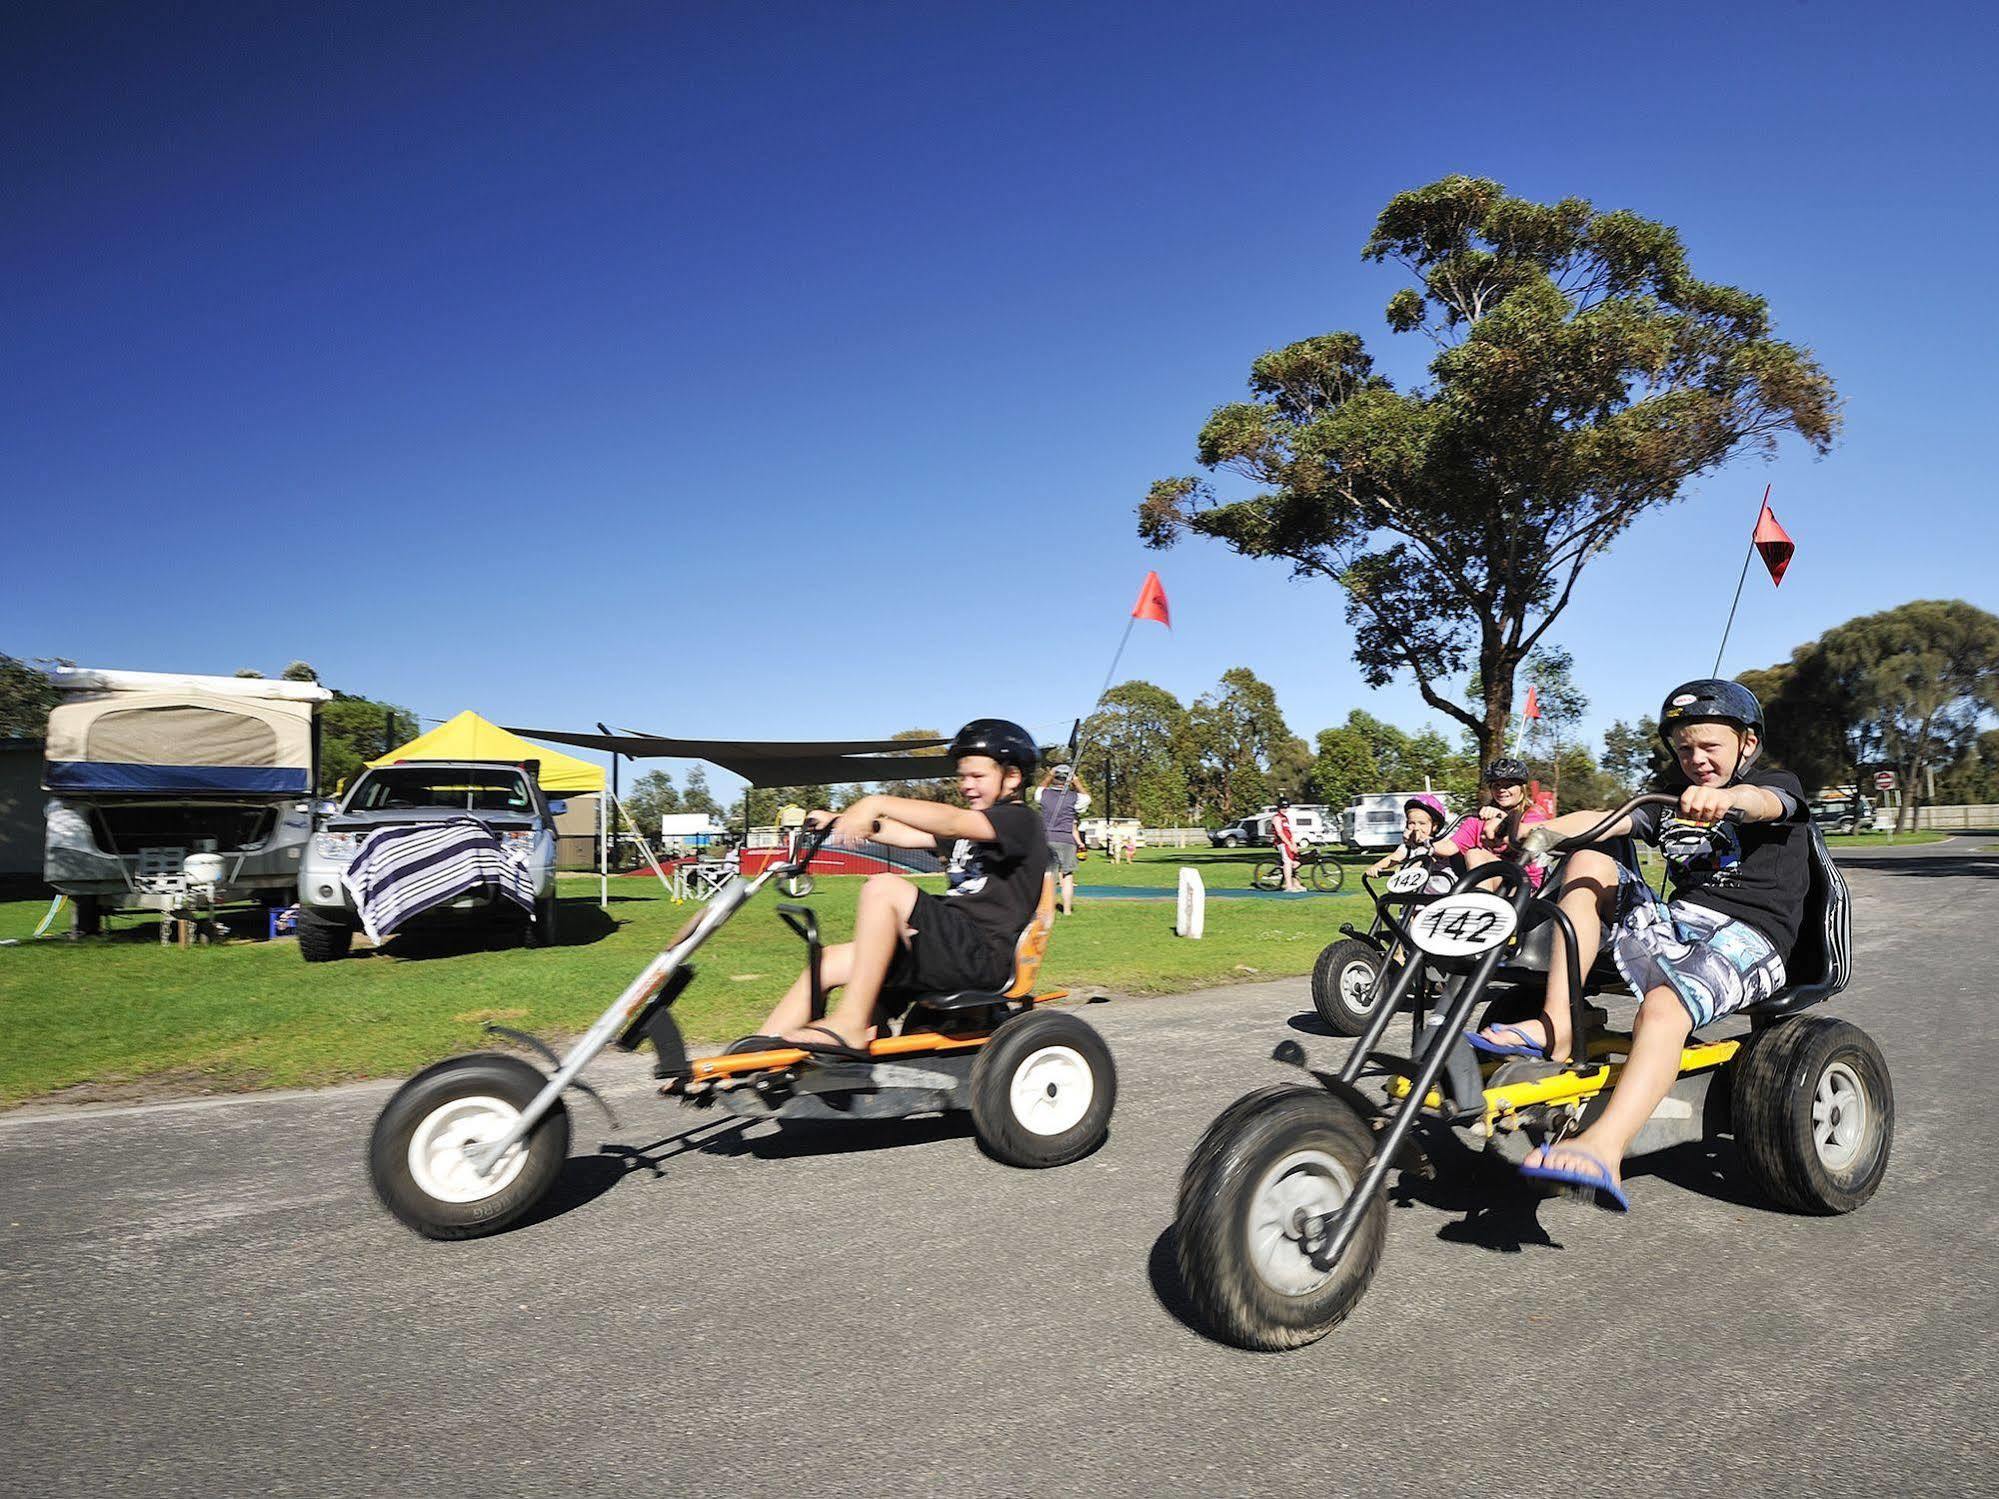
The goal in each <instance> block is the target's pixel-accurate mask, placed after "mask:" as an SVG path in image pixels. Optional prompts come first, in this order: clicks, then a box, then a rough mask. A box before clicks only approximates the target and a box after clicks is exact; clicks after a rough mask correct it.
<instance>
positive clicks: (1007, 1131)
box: [971, 1010, 1117, 1170]
mask: <svg viewBox="0 0 1999 1499" xmlns="http://www.w3.org/2000/svg"><path fill="white" fill-rule="evenodd" d="M971 1102H972V1128H973V1129H974V1130H975V1131H976V1132H977V1133H978V1137H979V1143H980V1144H981V1145H983V1146H984V1147H985V1148H986V1150H987V1152H988V1153H989V1154H990V1155H991V1156H992V1157H993V1158H994V1159H995V1160H998V1161H1003V1162H1005V1163H1006V1164H1007V1165H1009V1166H1023V1167H1026V1168H1028V1169H1030V1170H1032V1169H1037V1168H1040V1167H1044V1166H1065V1165H1067V1164H1068V1163H1069V1162H1070V1161H1074V1160H1079V1159H1081V1158H1082V1157H1083V1156H1086V1155H1088V1154H1089V1153H1090V1152H1091V1151H1093V1150H1095V1149H1096V1148H1097V1147H1098V1146H1099V1145H1101V1144H1103V1142H1104V1136H1105V1135H1107V1134H1109V1133H1110V1124H1111V1109H1112V1107H1113V1106H1114V1105H1115V1104H1116V1103H1117V1068H1116V1067H1115V1066H1114V1065H1113V1064H1112V1062H1111V1051H1110V1048H1109V1047H1108V1046H1106V1045H1104V1038H1103V1037H1102V1036H1099V1035H1098V1034H1097V1033H1096V1031H1095V1030H1094V1029H1092V1028H1091V1027H1090V1026H1088V1025H1086V1024H1084V1023H1083V1022H1082V1021H1081V1020H1078V1019H1077V1018H1076V1017H1075V1016H1074V1015H1068V1014H1064V1013H1063V1012H1062V1011H1060V1010H1041V1011H1038V1012H1037V1011H1030V1012H1029V1013H1027V1014H1025V1015H1016V1016H1014V1017H1013V1019H1011V1020H1009V1021H1007V1022H1006V1023H1005V1024H1004V1025H1002V1026H1001V1027H1000V1028H999V1029H998V1030H996V1031H994V1032H993V1035H992V1039H991V1040H990V1041H988V1042H986V1044H985V1045H984V1046H983V1047H981V1048H980V1049H979V1055H978V1060H976V1061H975V1062H973V1063H972V1081H971Z"/></svg>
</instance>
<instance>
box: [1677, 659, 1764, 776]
mask: <svg viewBox="0 0 1999 1499" xmlns="http://www.w3.org/2000/svg"><path fill="white" fill-rule="evenodd" d="M1690 723H1725V724H1728V725H1730V726H1732V727H1733V728H1734V729H1735V730H1736V731H1737V732H1738V733H1744V734H1754V735H1755V736H1756V749H1754V750H1751V751H1750V752H1749V753H1748V754H1746V755H1744V756H1743V757H1742V758H1741V760H1740V761H1739V762H1738V763H1737V765H1736V767H1735V774H1736V775H1737V776H1740V775H1741V774H1742V772H1743V771H1745V770H1747V769H1748V768H1749V762H1750V761H1751V760H1754V759H1755V758H1756V753H1757V750H1760V749H1762V748H1763V705H1762V704H1761V703H1759V702H1757V701H1756V694H1755V693H1753V692H1751V691H1750V690H1749V689H1748V688H1747V687H1744V686H1743V685H1742V684H1741V683H1740V682H1729V681H1725V680H1723V679H1722V678H1720V677H1700V678H1698V679H1696V680H1694V681H1692V682H1682V683H1681V684H1680V685H1679V686H1677V687H1675V688H1674V689H1673V690H1672V691H1671V692H1669V693H1667V694H1666V701H1665V702H1663V703H1661V704H1660V705H1659V737H1660V739H1662V740H1663V741H1665V745H1666V748H1667V749H1669V750H1670V749H1672V747H1673V730H1675V729H1677V728H1679V727H1680V726H1681V725H1682V724H1690Z"/></svg>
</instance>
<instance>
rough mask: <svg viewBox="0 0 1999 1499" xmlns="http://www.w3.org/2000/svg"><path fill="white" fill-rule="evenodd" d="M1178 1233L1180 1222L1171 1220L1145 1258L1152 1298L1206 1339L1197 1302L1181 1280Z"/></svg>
mask: <svg viewBox="0 0 1999 1499" xmlns="http://www.w3.org/2000/svg"><path fill="white" fill-rule="evenodd" d="M1178 1233H1179V1227H1178V1225H1177V1224H1172V1223H1169V1224H1167V1225H1166V1227H1164V1228H1163V1229H1161V1230H1160V1231H1159V1237H1158V1238H1156V1239H1154V1240H1153V1241H1152V1252H1151V1253H1150V1254H1148V1255H1147V1256H1146V1257H1145V1278H1146V1279H1147V1280H1148V1281H1149V1282H1151V1285H1152V1296H1153V1299H1154V1300H1155V1301H1157V1302H1158V1303H1159V1305H1160V1306H1161V1307H1162V1308H1163V1309H1164V1310H1165V1312H1166V1315H1167V1316H1169V1317H1171V1318H1172V1319H1173V1320H1174V1321H1175V1322H1178V1323H1179V1324H1180V1325H1181V1326H1182V1327H1185V1328H1187V1329H1189V1330H1190V1331H1192V1332H1197V1333H1200V1335H1201V1336H1202V1337H1204V1338H1205V1337H1207V1336H1208V1334H1207V1331H1206V1329H1204V1328H1203V1327H1202V1326H1201V1324H1200V1323H1199V1322H1197V1321H1195V1320H1194V1303H1193V1302H1192V1301H1190V1300H1188V1299H1187V1286H1186V1282H1184V1281H1182V1280H1181V1279H1180V1261H1179V1258H1178V1254H1177V1251H1176V1249H1175V1247H1174V1246H1175V1244H1176V1242H1177V1239H1178Z"/></svg>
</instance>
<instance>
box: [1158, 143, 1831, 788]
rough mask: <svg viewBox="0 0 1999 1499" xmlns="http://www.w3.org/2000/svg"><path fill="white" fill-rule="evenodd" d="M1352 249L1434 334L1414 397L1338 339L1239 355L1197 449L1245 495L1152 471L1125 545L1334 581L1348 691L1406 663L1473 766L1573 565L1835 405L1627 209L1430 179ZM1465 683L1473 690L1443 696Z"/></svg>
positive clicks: (1804, 357)
mask: <svg viewBox="0 0 1999 1499" xmlns="http://www.w3.org/2000/svg"><path fill="white" fill-rule="evenodd" d="M1362 255H1363V258H1364V259H1366V260H1369V261H1377V262H1379V261H1393V262H1394V263H1396V264H1398V265H1401V266H1403V267H1404V268H1406V269H1407V270H1408V271H1409V273H1410V274H1411V275H1412V276H1413V277H1414V278H1415V281H1416V285H1414V286H1409V287H1404V288H1403V289H1402V290H1400V291H1398V292H1396V294H1395V295H1394V297H1393V298H1391V300H1390V301H1389V303H1388V309H1387V320H1388V324H1389V326H1390V328H1391V329H1393V330H1394V331H1395V332H1398V333H1418V334H1421V335H1423V336H1425V337H1427V338H1428V339H1430V340H1431V341H1432V342H1433V343H1434V344H1435V346H1436V353H1435V355H1434V357H1433V358H1432V359H1431V361H1430V365H1429V381H1428V383H1427V384H1424V385H1420V386H1418V387H1416V388H1413V389H1410V390H1406V391H1398V390H1396V389H1395V388H1394V386H1393V385H1392V384H1391V382H1390V381H1389V380H1388V379H1387V378H1386V377H1384V376H1382V375H1380V374H1378V373H1377V372H1376V371H1375V368H1374V360H1373V356H1372V355H1371V354H1369V352H1368V351H1367V348H1366V346H1365V343H1364V341H1363V340H1362V338H1361V336H1360V335H1359V334H1356V333H1350V332H1338V333H1327V334H1321V335H1318V336H1315V337H1311V338H1307V339H1303V340H1301V341H1299V342H1297V343H1294V344H1291V345H1289V346H1287V347H1285V348H1282V349H1278V350H1275V351H1273V352H1270V353H1266V354H1264V355H1262V356H1260V357H1259V358H1257V359H1256V360H1255V361H1253V363H1252V364H1251V367H1250V381H1249V387H1250V393H1251V397H1252V399H1251V400H1249V401H1246V402H1237V403H1233V404H1230V405H1225V406H1222V407H1220V408H1219V409H1217V410H1216V411H1215V412H1214V413H1213V415H1212V416H1210V417H1209V419H1208V421H1207V424H1206V425H1205V426H1204V427H1203V428H1202V429H1201V432H1200V434H1199V436H1198V439H1197V442H1196V456H1197V458H1198V461H1199V463H1200V464H1201V466H1202V467H1203V468H1204V469H1206V470H1208V471H1209V472H1210V473H1215V472H1220V471H1225V472H1227V473H1230V474H1233V475H1237V476H1239V477H1241V478H1244V479H1247V480H1249V481H1250V482H1251V483H1252V484H1254V485H1256V486H1258V488H1257V490H1256V492H1255V493H1253V494H1251V495H1250V496H1249V497H1247V498H1243V499H1229V500H1225V499H1223V498H1221V497H1220V496H1218V495H1217V493H1216V492H1215V490H1214V489H1213V487H1212V485H1211V484H1210V483H1209V482H1208V481H1207V480H1205V479H1202V478H1199V477H1193V476H1181V477H1175V478H1167V479H1161V480H1158V481H1157V482H1155V483H1154V484H1153V485H1152V487H1151V489H1150V491H1149V492H1148V494H1147V495H1146V497H1145V499H1144V501H1143V502H1142V503H1141V504H1140V506H1139V512H1138V513H1139V531H1140V534H1141V535H1142V536H1143V537H1144V539H1145V540H1146V542H1147V543H1148V544H1150V545H1152V546H1155V547H1165V546H1171V545H1173V544H1174V543H1175V542H1176V541H1177V540H1178V539H1179V538H1180V537H1181V536H1182V535H1184V534H1186V533H1188V532H1192V533H1194V534H1195V535H1200V536H1207V537H1212V538H1214V539H1216V540H1218V541H1221V542H1223V543H1225V544H1226V545H1228V546H1229V547H1231V548H1233V549H1234V550H1235V551H1237V552H1238V553H1240V554H1242V555H1244V556H1248V557H1265V558H1277V559H1282V560H1284V561H1287V562H1289V563H1290V564H1291V566H1292V570H1293V573H1294V575H1298V576H1309V577H1323V578H1328V579H1331V580H1333V581H1335V582H1337V583H1338V584H1339V585H1340V586H1341V587H1342V588H1343V589H1344V590H1345V592H1346V596H1347V618H1348V620H1349V622H1350V623H1351V624H1352V625H1353V627H1354V631H1355V658H1356V660H1357V661H1358V662H1359V664H1360V667H1361V671H1362V675H1363V677H1364V678H1365V680H1366V681H1367V682H1368V683H1369V685H1371V686H1381V685H1383V684H1385V683H1387V682H1388V681H1389V680H1391V679H1392V678H1393V677H1394V676H1395V675H1396V674H1397V673H1398V672H1407V673H1409V674H1410V675H1411V676H1413V677H1414V678H1415V680H1416V683H1417V686H1418V688H1419V690H1420V691H1421V692H1422V694H1423V698H1424V700H1425V701H1426V702H1427V703H1429V704H1430V705H1431V706H1432V707H1433V708H1436V709H1438V710H1439V711H1441V712H1444V713H1446V714H1448V715H1450V716H1451V717H1452V718H1454V719H1456V720H1457V721H1458V722H1460V723H1462V724H1463V725H1464V726H1465V727H1466V728H1467V729H1468V730H1469V731H1470V732H1471V733H1472V734H1473V735H1474V736H1475V737H1476V738H1477V740H1478V743H1479V747H1480V750H1481V752H1482V753H1483V754H1485V755H1490V754H1492V753H1494V752H1495V751H1496V750H1497V749H1498V747H1499V746H1500V745H1501V744H1502V743H1504V741H1505V738H1506V731H1507V727H1508V722H1509V719H1510V717H1511V715H1512V712H1513V683H1514V671H1515V668H1516V667H1517V666H1518V665H1519V664H1520V662H1521V661H1523V660H1524V659H1525V658H1526V656H1527V654H1528V653H1529V652H1530V651H1531V650H1533V648H1534V647H1535V645H1536V644H1537V643H1538V642H1539V641H1540V640H1541V638H1542V636H1543V634H1544V633H1545V632H1546V630H1547V629H1548V626H1549V625H1550V624H1551V623H1553V621H1554V620H1555V619H1556V618H1557V617H1558V616H1559V615H1560V614H1561V612H1562V610H1563V608H1565V607H1566V606H1567V604H1568V602H1569V599H1570V597H1571V595H1572V594H1573V592H1574V590H1575V587H1576V583H1577V580H1578V579H1579V578H1580V577H1581V575H1582V572H1583V570H1584V568H1585V567H1586V566H1587V565H1588V564H1589V562H1590V561H1591V560H1592V559H1593V558H1595V557H1597V556H1599V555H1601V554H1602V553H1603V551H1604V550H1605V549H1606V548H1607V547H1609V546H1610V544H1611V543H1612V542H1613V541H1614V540H1615V539H1616V538H1617V537H1618V536H1619V535H1620V534H1621V533H1622V532H1623V531H1624V530H1625V529H1626V528H1628V527H1629V526H1630V525H1631V524H1632V522H1633V521H1635V520H1636V519H1637V518H1638V517H1639V516H1640V515H1641V514H1643V513H1644V512H1645V511H1646V510H1648V509H1650V508H1652V507H1654V506H1657V505H1663V504H1666V503H1669V502H1670V501H1672V500H1674V499H1676V498H1677V497H1678V496H1679V494H1680V492H1681V489H1682V487H1683V486H1684V485H1685V484H1686V483H1687V481H1689V480H1690V479H1693V478H1694V477H1696V476H1698V475H1700V474H1703V473H1706V472H1709V471H1710V470H1712V469H1714V468H1715V467H1717V466H1718V465H1720V464H1722V463H1724V462H1726V461H1727V460H1728V459H1730V458H1732V457H1734V456H1736V455H1737V454H1739V453H1741V452H1744V451H1746V450H1747V451H1755V450H1759V449H1760V450H1768V449H1769V448H1771V447H1773V446H1774V444H1775V442H1776V440H1777V438H1778V436H1779V435H1780V434H1782V433H1785V432H1793V433H1796V434H1797V435H1799V436H1800V437H1802V438H1803V439H1804V440H1805V441H1806V442H1807V443H1809V444H1810V445H1811V446H1812V447H1814V448H1815V449H1817V450H1819V451H1821V452H1823V451H1824V450H1825V449H1826V448H1827V447H1829V446H1830V444H1831V442H1832V440H1833V438H1834V436H1835V435H1836V433H1837V431H1838V428H1839V421H1840V416H1839V408H1838V398H1837V394H1836V392H1835V390H1834V387H1833V383H1832V381H1831V379H1830V378H1829V377H1828V376H1827V375H1826V373H1825V372H1824V371H1823V370H1822V369H1821V368H1820V367H1819V366H1818V364H1817V363H1816V361H1815V360H1814V359H1813V358H1812V356H1811V355H1810V353H1809V352H1808V351H1806V350H1805V349H1803V348H1800V347H1798V346H1796V345H1793V344H1790V343H1786V342H1783V341H1781V340H1779V339H1777V338H1776V337H1775V336H1774V335H1773V332H1772V326H1773V325H1772V321H1771V317H1770V313H1769V309H1768V307H1767V305H1766V304H1765V302H1764V300H1763V299H1762V298H1761V297H1758V296H1756V295H1754V294H1753V293H1751V292H1747V291H1743V290H1740V289H1738V288H1735V287H1730V286H1722V285H1718V284H1715V283H1713V282H1707V281H1702V280H1699V279H1697V278H1696V277H1695V276H1694V274H1693V272H1692V270H1691V269H1690V267H1689V264H1688V260H1687V254H1686V251H1685V248H1684V246H1683V245H1682V244H1681V242H1680V237H1679V235H1678V233H1677V232H1676V231H1675V230H1673V229H1672V228H1670V227H1669V226H1667V225H1664V224H1659V223H1655V222H1652V221H1650V220H1647V219H1643V218H1640V217H1638V216H1637V215H1636V214H1633V213H1629V212H1625V211H1622V210H1618V211H1611V212H1603V211H1599V210H1597V209H1596V208H1594V207H1592V206H1591V205H1590V204H1589V203H1587V202H1585V201H1583V200H1581V199H1577V198H1565V199H1563V200H1562V201H1560V202H1558V203H1551V204H1543V203H1533V202H1529V201H1527V200H1525V199H1522V198H1515V197H1511V196H1509V195H1508V194H1507V193H1506V191H1505V190H1504V188H1502V187H1501V186H1500V185H1499V184H1498V183H1496V182H1492V181H1488V180H1486V179H1483V178H1474V177H1463V176H1453V177H1446V178H1444V179H1442V180H1441V181H1438V182H1434V183H1432V184H1430V185H1429V186H1427V187H1423V188H1418V189H1416V190H1414V191H1411V192H1405V193H1401V194H1399V195H1397V196H1396V197H1395V198H1394V199H1393V200H1391V201H1390V203H1389V204H1388V206H1387V207H1386V208H1385V209H1383V211H1382V213H1381V215H1380V218H1379V219H1378V220H1377V221H1376V224H1375V228H1374V233H1373V235H1372V236H1371V237H1370V238H1369V240H1368V242H1367V244H1366V246H1365V247H1364V249H1363V251H1362ZM1468 672H1476V675H1477V680H1478V682H1479V684H1480V696H1479V698H1478V699H1477V700H1475V701H1473V702H1469V703H1461V702H1459V701H1456V700H1454V699H1453V697H1452V696H1450V695H1449V694H1450V692H1451V684H1453V683H1456V682H1461V681H1462V680H1463V679H1464V678H1465V676H1466V674H1467V673H1468Z"/></svg>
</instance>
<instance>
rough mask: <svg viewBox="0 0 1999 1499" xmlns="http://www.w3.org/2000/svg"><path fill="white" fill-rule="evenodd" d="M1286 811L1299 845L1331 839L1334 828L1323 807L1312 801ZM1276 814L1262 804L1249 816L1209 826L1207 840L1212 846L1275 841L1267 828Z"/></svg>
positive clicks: (1256, 845) (1258, 845)
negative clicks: (1216, 825)
mask: <svg viewBox="0 0 1999 1499" xmlns="http://www.w3.org/2000/svg"><path fill="white" fill-rule="evenodd" d="M1287 813H1288V815H1289V817H1290V818H1291V833H1292V836H1293V837H1295V838H1296V839H1297V840H1298V842H1299V845H1300V846H1301V847H1306V848H1310V847H1312V846H1313V845H1315V844H1320V843H1331V842H1333V841H1334V829H1333V825H1332V823H1331V822H1330V821H1329V820H1328V818H1327V817H1326V808H1324V807H1322V806H1319V805H1317V804H1316V803H1314V804H1311V805H1303V806H1294V807H1291V808H1289V809H1287ZM1276 815H1277V809H1276V808H1275V807H1265V808H1264V809H1263V810H1262V811H1261V812H1258V813H1255V814H1253V815H1252V816H1249V817H1238V818H1237V819H1236V820H1235V821H1234V822H1231V823H1225V824H1224V825H1222V826H1221V827H1218V828H1214V829H1212V830H1210V832H1209V833H1208V842H1209V843H1211V844H1213V845H1214V846H1215V847H1216V848H1268V847H1270V846H1271V845H1272V844H1273V843H1275V842H1276V841H1277V840H1276V839H1275V838H1274V837H1273V836H1272V834H1271V831H1270V820H1271V819H1272V818H1273V817H1275V816H1276Z"/></svg>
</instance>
